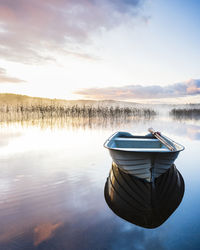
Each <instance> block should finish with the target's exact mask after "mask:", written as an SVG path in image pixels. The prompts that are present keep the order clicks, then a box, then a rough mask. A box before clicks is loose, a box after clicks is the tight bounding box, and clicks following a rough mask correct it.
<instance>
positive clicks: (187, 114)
mask: <svg viewBox="0 0 200 250" xmlns="http://www.w3.org/2000/svg"><path fill="white" fill-rule="evenodd" d="M170 116H172V117H173V118H174V119H177V120H189V119H190V120H191V119H193V120H199V119H200V109H199V108H190V109H185V108H183V109H176V108H175V109H172V110H171V111H170Z"/></svg>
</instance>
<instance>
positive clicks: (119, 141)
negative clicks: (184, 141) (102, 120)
mask: <svg viewBox="0 0 200 250" xmlns="http://www.w3.org/2000/svg"><path fill="white" fill-rule="evenodd" d="M165 140H167V141H168V143H169V144H170V145H173V147H174V148H175V149H176V151H179V150H181V145H179V144H177V143H175V142H173V141H171V140H170V139H166V137H165ZM104 145H105V147H107V148H110V149H115V150H126V151H143V152H144V151H148V152H153V151H155V150H156V152H170V150H169V149H168V148H167V147H166V146H165V145H164V144H163V143H162V142H161V141H160V140H158V139H157V138H155V137H154V136H152V135H151V134H148V135H146V136H133V135H131V134H130V133H127V132H117V133H115V134H114V135H113V136H111V137H110V138H109V139H108V140H107V141H106V142H105V144H104Z"/></svg>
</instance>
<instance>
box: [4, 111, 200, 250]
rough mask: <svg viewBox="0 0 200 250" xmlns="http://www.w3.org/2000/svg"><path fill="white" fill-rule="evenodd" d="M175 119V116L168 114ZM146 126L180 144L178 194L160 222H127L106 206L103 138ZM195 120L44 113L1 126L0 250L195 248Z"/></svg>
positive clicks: (199, 133)
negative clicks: (174, 205)
mask: <svg viewBox="0 0 200 250" xmlns="http://www.w3.org/2000/svg"><path fill="white" fill-rule="evenodd" d="M175 118H176V119H175ZM149 127H153V128H154V129H155V130H158V131H161V132H163V134H164V135H166V136H169V137H170V138H172V139H173V140H175V141H177V142H179V143H180V144H182V145H184V146H185V148H186V149H185V151H183V152H181V153H180V155H179V157H178V159H177V160H176V161H175V164H176V167H177V169H178V170H179V172H180V173H181V175H182V176H183V179H184V182H185V193H184V197H183V200H182V202H181V204H180V205H179V207H178V208H177V209H176V211H175V212H174V213H173V214H172V215H171V216H170V217H169V218H168V220H167V221H166V222H165V223H164V224H162V225H161V226H160V227H157V228H155V229H145V228H143V227H140V226H136V225H134V224H132V223H129V222H127V221H125V220H123V219H121V218H120V217H118V216H117V215H116V214H114V213H113V212H112V211H111V210H110V208H109V207H108V206H107V204H106V202H105V199H104V186H105V183H106V179H107V177H108V175H109V171H110V168H111V164H112V161H111V158H110V156H109V154H108V152H107V150H106V149H105V148H103V143H104V141H105V140H106V139H107V138H108V137H109V136H110V135H111V134H113V133H114V132H116V131H128V132H131V133H132V134H139V135H144V134H147V133H148V131H147V129H148V128H149ZM199 148H200V125H199V121H198V119H193V117H192V118H190V119H188V118H187V119H177V117H174V116H169V115H168V113H167V112H162V110H160V113H159V114H158V115H155V116H149V117H145V116H135V117H133V116H126V117H125V116H122V117H120V116H118V117H106V118H102V117H87V118H84V117H73V118H70V117H68V118H66V117H60V118H59V117H52V118H51V117H47V118H43V119H42V118H38V119H25V120H23V119H22V120H20V121H17V120H15V121H2V122H1V123H0V171H1V172H0V173H1V175H0V193H1V195H0V249H3V250H8V249H9V250H10V249H12V250H15V249H17V250H22V249H26V250H27V249H48V250H49V249H59V250H61V249H69V250H74V249H78V250H79V249H81V250H82V249H83V250H86V249H87V250H88V249H94V250H95V249H113V250H118V249H127V250H129V249H170V250H171V249H198V247H199V243H200V240H199V232H200V222H199V220H198V218H199V216H200V211H199V206H200V199H199V188H200V183H199V177H198V176H199V174H200V168H199V162H200V155H199Z"/></svg>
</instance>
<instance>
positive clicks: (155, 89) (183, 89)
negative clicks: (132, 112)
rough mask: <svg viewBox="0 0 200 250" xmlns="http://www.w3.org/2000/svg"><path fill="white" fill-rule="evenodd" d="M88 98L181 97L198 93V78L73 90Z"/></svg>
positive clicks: (199, 85) (199, 81)
mask: <svg viewBox="0 0 200 250" xmlns="http://www.w3.org/2000/svg"><path fill="white" fill-rule="evenodd" d="M74 93H75V94H78V95H82V96H83V97H85V98H90V99H113V100H130V99H137V98H138V99H159V98H170V97H182V96H189V95H200V80H190V81H187V82H182V83H176V84H172V85H167V86H158V85H151V86H142V85H127V86H122V87H109V88H88V89H81V90H79V91H76V92H74Z"/></svg>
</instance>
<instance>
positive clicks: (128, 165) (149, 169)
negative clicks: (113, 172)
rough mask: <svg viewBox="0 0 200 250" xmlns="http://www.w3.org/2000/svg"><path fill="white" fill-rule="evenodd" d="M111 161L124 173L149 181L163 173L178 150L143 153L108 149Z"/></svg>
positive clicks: (170, 164)
mask: <svg viewBox="0 0 200 250" xmlns="http://www.w3.org/2000/svg"><path fill="white" fill-rule="evenodd" d="M109 152H110V155H111V157H112V159H113V162H114V163H115V164H116V165H117V166H118V167H119V168H120V169H121V170H122V171H124V172H125V173H127V174H131V175H134V176H136V177H139V178H143V179H146V180H147V181H151V180H152V178H157V177H159V176H160V175H161V174H163V173H165V172H166V171H167V170H168V169H169V168H170V167H171V166H172V164H173V163H174V161H175V159H176V158H177V156H178V154H179V152H170V153H144V152H125V151H115V150H112V149H109Z"/></svg>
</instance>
